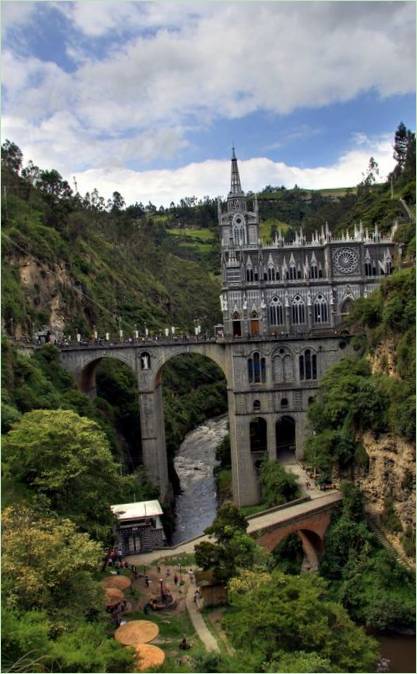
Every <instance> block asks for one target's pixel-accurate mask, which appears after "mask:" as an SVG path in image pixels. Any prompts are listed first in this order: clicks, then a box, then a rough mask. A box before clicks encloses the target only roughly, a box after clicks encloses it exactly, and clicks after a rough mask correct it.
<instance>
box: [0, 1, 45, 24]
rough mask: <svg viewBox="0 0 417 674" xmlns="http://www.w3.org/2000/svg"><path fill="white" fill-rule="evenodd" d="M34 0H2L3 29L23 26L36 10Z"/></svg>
mask: <svg viewBox="0 0 417 674" xmlns="http://www.w3.org/2000/svg"><path fill="white" fill-rule="evenodd" d="M36 8H37V3H36V2H2V3H1V22H2V27H3V30H9V29H10V28H15V27H19V26H24V25H25V24H27V23H29V21H30V20H31V19H32V17H33V14H34V12H35V11H36Z"/></svg>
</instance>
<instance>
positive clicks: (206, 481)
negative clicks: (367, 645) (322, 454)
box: [172, 416, 416, 673]
mask: <svg viewBox="0 0 417 674" xmlns="http://www.w3.org/2000/svg"><path fill="white" fill-rule="evenodd" d="M226 433H227V417H226V416H224V417H220V418H217V419H210V420H209V421H206V422H205V423H204V424H202V425H201V426H198V427H197V428H196V429H195V430H194V431H191V433H188V435H187V436H186V438H185V440H184V441H183V443H182V444H181V446H180V448H179V450H178V453H177V455H176V457H175V459H174V465H175V470H176V471H177V475H178V477H179V480H180V486H181V494H180V496H178V497H177V499H176V529H175V532H174V534H173V540H172V542H173V544H174V545H176V544H177V543H181V542H182V541H186V540H188V539H190V538H194V537H195V536H199V535H200V534H202V533H203V532H204V529H205V528H206V527H208V526H209V525H210V524H211V523H212V522H213V520H214V518H215V516H216V509H217V494H216V484H215V480H214V476H213V469H214V467H215V466H216V463H217V462H216V458H215V455H216V447H217V446H218V444H219V443H220V442H221V440H223V438H224V436H225V435H226ZM377 639H378V641H379V643H380V646H381V650H380V653H381V657H384V658H389V660H390V668H389V671H390V672H393V673H394V672H404V673H405V672H415V671H416V669H415V653H416V641H415V636H407V635H392V636H390V635H383V636H379V637H377Z"/></svg>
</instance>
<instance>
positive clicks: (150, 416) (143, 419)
mask: <svg viewBox="0 0 417 674" xmlns="http://www.w3.org/2000/svg"><path fill="white" fill-rule="evenodd" d="M139 410H140V428H141V438H142V453H143V463H144V465H145V468H146V469H147V471H148V474H149V478H150V480H151V482H153V483H154V484H156V485H158V486H159V489H160V493H161V500H164V498H165V496H166V495H167V492H168V485H169V481H168V462H167V453H166V446H165V426H164V410H163V405H162V389H161V385H160V384H159V385H157V386H155V387H154V388H153V389H151V390H147V391H143V390H142V391H141V390H139Z"/></svg>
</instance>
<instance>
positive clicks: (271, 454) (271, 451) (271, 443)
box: [267, 394, 277, 461]
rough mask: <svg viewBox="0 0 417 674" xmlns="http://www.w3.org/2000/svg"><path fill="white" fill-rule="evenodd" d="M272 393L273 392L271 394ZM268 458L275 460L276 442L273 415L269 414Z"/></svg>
mask: <svg viewBox="0 0 417 674" xmlns="http://www.w3.org/2000/svg"><path fill="white" fill-rule="evenodd" d="M272 395H273V394H272ZM267 418H268V430H267V433H268V458H269V460H270V461H276V460H277V442H276V432H275V421H276V420H275V415H274V414H270V415H269V416H268V417H267Z"/></svg>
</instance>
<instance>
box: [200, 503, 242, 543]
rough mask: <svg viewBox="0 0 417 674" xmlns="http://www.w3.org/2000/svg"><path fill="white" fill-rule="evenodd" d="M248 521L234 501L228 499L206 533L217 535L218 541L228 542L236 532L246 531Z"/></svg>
mask: <svg viewBox="0 0 417 674" xmlns="http://www.w3.org/2000/svg"><path fill="white" fill-rule="evenodd" d="M247 528H248V522H247V520H246V518H245V516H244V515H242V513H241V512H240V510H239V508H237V507H236V506H235V505H234V503H232V502H231V501H226V502H225V503H223V505H222V507H221V508H220V510H219V512H218V514H217V517H216V519H215V520H214V522H213V524H212V525H211V526H209V527H208V528H207V529H206V531H205V533H206V534H209V535H213V536H215V538H216V539H217V541H218V543H227V541H229V540H230V539H231V538H232V537H233V536H234V535H235V533H237V532H239V533H242V534H244V533H246V529H247Z"/></svg>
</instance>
